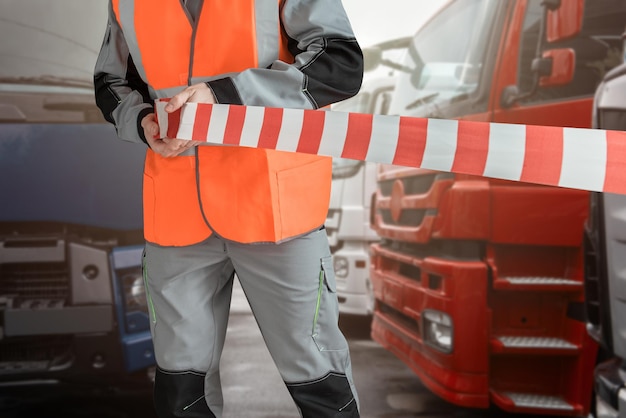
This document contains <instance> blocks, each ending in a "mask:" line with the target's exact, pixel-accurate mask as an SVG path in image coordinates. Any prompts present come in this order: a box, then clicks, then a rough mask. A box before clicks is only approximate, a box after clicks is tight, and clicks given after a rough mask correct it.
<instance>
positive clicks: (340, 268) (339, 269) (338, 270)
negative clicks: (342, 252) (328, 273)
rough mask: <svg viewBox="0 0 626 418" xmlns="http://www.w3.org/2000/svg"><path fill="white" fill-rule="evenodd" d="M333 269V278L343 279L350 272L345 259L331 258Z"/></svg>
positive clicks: (348, 264)
mask: <svg viewBox="0 0 626 418" xmlns="http://www.w3.org/2000/svg"><path fill="white" fill-rule="evenodd" d="M333 268H334V269H335V276H337V277H341V278H342V279H345V278H346V277H348V273H349V271H350V263H349V262H348V259H347V258H345V257H341V256H340V257H333Z"/></svg>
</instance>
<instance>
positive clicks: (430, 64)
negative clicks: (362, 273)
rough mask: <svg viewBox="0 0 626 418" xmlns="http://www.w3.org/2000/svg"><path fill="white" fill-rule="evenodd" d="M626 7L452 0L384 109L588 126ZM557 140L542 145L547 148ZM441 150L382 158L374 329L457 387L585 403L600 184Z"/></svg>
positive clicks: (437, 383) (504, 404) (390, 346)
mask: <svg viewBox="0 0 626 418" xmlns="http://www.w3.org/2000/svg"><path fill="white" fill-rule="evenodd" d="M625 19H626V4H625V2H624V1H622V0H587V1H582V0H563V1H559V0H527V1H526V0H506V1H502V0H452V1H450V2H448V3H447V4H446V5H445V6H444V7H443V8H442V9H441V10H440V12H439V13H438V14H436V15H435V16H434V17H433V18H432V19H431V20H430V21H429V22H427V23H426V24H425V25H424V26H423V27H422V28H421V29H420V30H419V31H418V32H417V34H416V35H415V37H414V39H413V40H412V42H411V44H410V45H409V48H408V53H407V55H406V57H407V59H406V61H405V62H404V64H403V66H404V68H403V69H402V70H400V72H399V75H398V83H397V84H396V87H395V90H394V94H393V95H392V98H391V103H390V109H389V113H390V114H395V115H406V116H414V117H422V118H430V119H429V121H428V123H436V119H439V118H440V119H465V120H472V121H483V122H502V123H507V124H511V126H510V127H509V128H510V129H512V130H515V129H526V128H524V127H523V126H515V125H514V124H516V125H520V124H521V125H552V126H567V127H591V115H592V103H593V95H594V91H595V89H596V87H597V86H598V84H599V83H600V81H601V80H602V78H603V77H604V76H605V74H606V73H607V72H608V71H609V70H611V69H612V68H613V67H615V66H616V65H618V64H619V62H621V56H620V51H621V41H620V36H621V34H622V31H623V30H624V22H625V21H626V20H625ZM451 28H454V30H451ZM485 126H486V127H487V128H486V129H488V125H485ZM485 133H486V132H483V133H481V135H478V137H484V135H482V134H485ZM487 134H488V133H487ZM446 141H454V139H450V138H442V142H443V143H445V142H446ZM489 141H490V145H489V146H490V147H491V146H498V138H497V137H495V136H493V135H492V137H491V138H490V139H489ZM561 142H562V141H560V140H559V141H551V138H543V139H541V140H538V143H536V144H535V143H534V144H532V146H534V147H538V148H539V149H541V150H542V151H541V155H544V154H545V158H549V157H550V155H552V154H554V153H559V152H562V150H559V148H558V144H561ZM429 144H430V141H429ZM525 145H526V144H523V143H522V144H520V146H521V147H524V146H525ZM441 146H445V145H441ZM474 161H475V163H476V164H478V165H481V166H482V167H484V166H485V165H486V164H496V165H497V164H498V163H499V162H498V161H486V156H484V155H479V154H477V155H476V156H475V159H474ZM438 163H439V164H438V165H437V166H445V165H446V164H448V165H449V171H431V170H425V169H415V168H406V167H394V166H387V165H380V166H379V171H378V187H377V191H376V198H375V202H374V203H373V205H372V218H371V224H372V226H373V228H374V230H375V231H376V232H377V234H378V235H379V236H380V238H381V240H380V242H378V243H375V244H373V245H372V255H371V274H370V277H371V280H372V283H373V285H374V295H375V309H374V316H373V323H372V337H373V338H374V340H376V341H378V342H379V343H380V344H381V345H382V346H384V347H385V348H386V349H387V350H389V351H391V352H393V353H394V354H395V355H397V356H398V357H399V358H400V359H401V360H402V361H404V362H405V363H406V364H407V365H408V366H409V367H410V368H411V369H412V370H413V371H414V372H415V373H416V374H417V375H418V376H419V377H420V379H421V380H422V382H423V383H424V384H425V385H426V386H427V387H428V388H429V389H430V390H431V391H432V392H434V393H436V394H438V395H439V396H441V397H442V398H443V399H445V400H447V401H449V402H452V403H455V404H458V405H462V406H466V407H473V408H488V407H490V406H496V407H497V408H500V409H503V410H506V411H509V412H519V413H529V414H538V415H565V416H584V415H587V414H588V412H589V411H590V410H591V409H592V408H591V399H592V398H593V396H592V390H593V369H594V364H595V361H596V353H597V350H598V346H597V344H596V342H595V341H594V340H593V339H591V338H590V337H589V335H588V334H587V332H586V328H585V318H584V316H585V315H584V305H583V303H584V289H583V276H584V274H583V251H582V235H583V234H582V231H583V225H584V222H585V220H586V218H587V212H588V199H589V193H588V192H585V191H581V190H573V189H565V188H555V187H548V186H542V185H539V184H536V183H535V182H533V183H532V184H531V183H524V182H514V181H508V180H498V179H490V178H485V177H476V176H468V175H459V174H453V172H454V171H455V170H461V171H462V169H463V167H454V166H453V165H452V164H453V162H452V161H447V162H446V161H439V162H438ZM519 170H520V173H522V174H523V166H521V165H520V167H519ZM559 174H560V173H551V172H546V173H544V175H545V179H546V180H550V179H558V176H559ZM521 178H522V180H523V179H524V176H523V175H522V176H521Z"/></svg>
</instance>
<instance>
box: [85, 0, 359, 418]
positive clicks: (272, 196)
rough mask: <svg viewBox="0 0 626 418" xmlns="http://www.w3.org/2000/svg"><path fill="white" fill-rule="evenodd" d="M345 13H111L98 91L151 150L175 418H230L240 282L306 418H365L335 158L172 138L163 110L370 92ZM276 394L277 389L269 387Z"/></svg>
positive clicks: (131, 136)
mask: <svg viewBox="0 0 626 418" xmlns="http://www.w3.org/2000/svg"><path fill="white" fill-rule="evenodd" d="M362 75H363V56H362V53H361V50H360V48H359V45H358V43H357V41H356V40H355V38H354V35H353V32H352V29H351V26H350V22H349V20H348V18H347V16H346V14H345V11H344V10H343V6H342V4H341V0H229V1H209V0H111V4H110V17H109V22H108V27H107V30H106V34H105V38H104V42H103V45H102V49H101V51H100V55H99V57H98V61H97V64H96V68H95V93H96V101H97V103H98V106H99V107H100V109H101V110H102V113H103V114H104V116H105V118H106V119H107V120H108V121H109V122H111V123H113V124H114V125H115V127H116V129H117V132H118V135H119V136H120V137H121V138H123V139H125V140H129V141H134V142H138V143H142V142H143V143H146V144H147V145H148V150H147V155H146V161H145V167H144V190H143V201H144V231H145V238H146V241H147V242H146V248H145V253H144V278H145V282H146V289H147V295H148V299H149V311H150V319H151V330H152V337H153V341H154V349H155V355H156V360H157V365H158V368H157V372H156V377H155V407H156V409H157V413H158V414H159V416H160V417H220V416H221V415H222V407H223V397H222V390H221V384H220V376H219V362H220V356H221V352H222V348H223V344H224V339H225V334H226V327H227V321H228V313H229V306H230V298H231V291H232V284H233V277H234V274H235V273H236V274H237V277H238V279H239V281H240V282H241V285H242V287H243V289H244V292H245V294H246V296H247V297H248V300H249V303H250V306H251V308H252V311H253V313H254V316H255V318H256V320H257V323H258V325H259V328H260V329H261V332H262V334H263V338H264V340H265V342H266V344H267V347H268V349H269V351H270V353H271V355H272V358H273V359H274V362H275V363H276V365H277V367H278V370H279V372H280V374H281V376H282V378H283V380H284V382H285V384H286V386H287V388H288V390H289V392H290V394H291V396H292V398H293V399H294V401H295V403H296V405H297V406H298V408H299V410H300V412H301V414H302V416H303V417H314V418H323V417H358V416H359V412H358V398H357V395H356V390H355V387H354V384H353V381H352V375H351V366H350V357H349V351H348V345H347V342H346V340H345V338H344V336H343V335H342V333H341V331H340V330H339V328H338V325H337V322H338V307H337V297H336V294H335V278H334V272H333V267H332V262H331V255H330V251H329V246H328V240H327V237H326V233H325V231H324V228H323V223H324V220H325V219H326V212H327V209H328V204H329V197H330V184H331V160H330V159H329V158H328V157H320V156H316V155H309V154H300V153H286V152H280V151H271V150H263V149H257V148H246V147H229V146H197V145H198V144H197V143H194V142H191V141H183V140H179V139H176V138H158V137H157V133H158V125H157V122H156V119H155V116H154V107H153V103H154V100H155V99H156V98H172V99H171V101H170V104H169V106H168V108H166V110H167V111H170V112H171V111H174V110H176V109H178V108H180V107H181V106H182V105H183V104H184V103H185V102H204V103H228V104H242V105H255V106H267V107H286V108H303V109H316V108H320V107H323V106H326V105H328V104H330V103H333V102H336V101H339V100H342V99H345V98H348V97H351V96H353V95H354V94H356V93H357V92H358V90H359V88H360V85H361V80H362ZM258 383H259V384H263V382H258Z"/></svg>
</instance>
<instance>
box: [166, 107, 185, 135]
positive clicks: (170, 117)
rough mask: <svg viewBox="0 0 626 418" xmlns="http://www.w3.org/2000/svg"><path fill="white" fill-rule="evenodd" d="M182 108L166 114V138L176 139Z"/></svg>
mask: <svg viewBox="0 0 626 418" xmlns="http://www.w3.org/2000/svg"><path fill="white" fill-rule="evenodd" d="M181 109H182V108H179V109H178V110H175V111H174V112H172V113H168V114H167V134H166V135H167V137H168V138H176V136H177V135H178V127H179V126H180V112H181Z"/></svg>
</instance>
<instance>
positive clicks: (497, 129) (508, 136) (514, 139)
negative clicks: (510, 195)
mask: <svg viewBox="0 0 626 418" xmlns="http://www.w3.org/2000/svg"><path fill="white" fill-rule="evenodd" d="M525 153H526V126H525V125H508V124H504V123H492V124H491V126H490V128H489V151H488V153H487V163H486V165H485V171H484V173H483V175H485V176H487V177H494V178H499V179H505V180H519V179H520V178H521V176H522V169H523V168H524V154H525Z"/></svg>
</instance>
